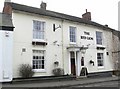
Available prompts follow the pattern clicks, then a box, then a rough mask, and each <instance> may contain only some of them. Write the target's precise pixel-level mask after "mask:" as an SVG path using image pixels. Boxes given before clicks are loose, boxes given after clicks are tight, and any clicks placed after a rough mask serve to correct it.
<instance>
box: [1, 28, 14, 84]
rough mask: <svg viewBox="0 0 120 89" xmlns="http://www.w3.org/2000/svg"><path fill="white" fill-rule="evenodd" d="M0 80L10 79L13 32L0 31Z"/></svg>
mask: <svg viewBox="0 0 120 89" xmlns="http://www.w3.org/2000/svg"><path fill="white" fill-rule="evenodd" d="M0 42H1V45H0V49H1V51H0V82H6V81H12V75H13V74H12V59H13V54H12V53H13V32H12V31H2V30H1V31H0Z"/></svg>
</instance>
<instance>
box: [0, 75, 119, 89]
mask: <svg viewBox="0 0 120 89" xmlns="http://www.w3.org/2000/svg"><path fill="white" fill-rule="evenodd" d="M119 79H120V78H119V77H104V78H82V79H81V78H78V79H75V80H66V81H63V80H61V81H52V82H51V81H49V82H48V81H46V82H39V81H36V82H32V81H31V82H30V83H11V84H10V83H6V84H3V85H2V86H3V87H63V86H75V85H85V84H93V83H100V82H107V81H117V80H119Z"/></svg>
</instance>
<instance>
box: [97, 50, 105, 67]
mask: <svg viewBox="0 0 120 89" xmlns="http://www.w3.org/2000/svg"><path fill="white" fill-rule="evenodd" d="M98 54H99V55H100V59H98ZM98 61H102V63H103V64H102V66H99V62H98ZM97 66H98V68H104V53H100V52H99V53H97Z"/></svg>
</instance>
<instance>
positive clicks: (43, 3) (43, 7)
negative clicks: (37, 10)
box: [40, 2, 47, 10]
mask: <svg viewBox="0 0 120 89" xmlns="http://www.w3.org/2000/svg"><path fill="white" fill-rule="evenodd" d="M40 7H41V9H43V10H46V7H47V4H46V3H45V2H42V3H41V5H40Z"/></svg>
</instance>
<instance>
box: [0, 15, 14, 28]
mask: <svg viewBox="0 0 120 89" xmlns="http://www.w3.org/2000/svg"><path fill="white" fill-rule="evenodd" d="M0 27H12V28H13V24H12V19H11V16H10V15H8V14H3V13H0Z"/></svg>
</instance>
